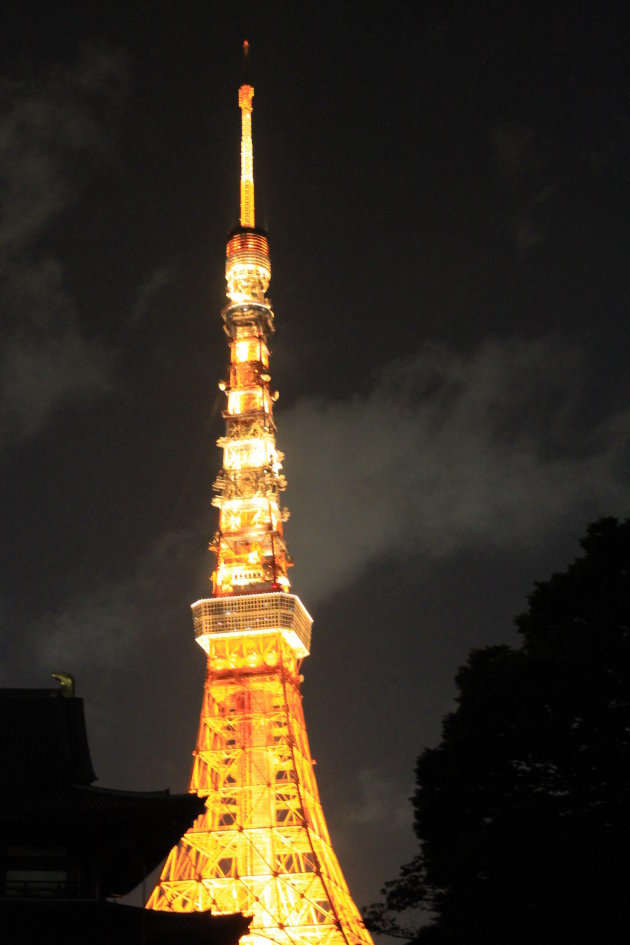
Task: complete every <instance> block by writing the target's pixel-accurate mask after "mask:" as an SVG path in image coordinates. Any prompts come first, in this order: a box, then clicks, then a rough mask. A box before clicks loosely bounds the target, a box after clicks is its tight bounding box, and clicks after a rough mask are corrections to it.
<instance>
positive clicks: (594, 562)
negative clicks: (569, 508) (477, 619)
mask: <svg viewBox="0 0 630 945" xmlns="http://www.w3.org/2000/svg"><path fill="white" fill-rule="evenodd" d="M581 544H582V547H583V549H584V552H585V554H584V555H583V556H582V557H580V558H578V559H577V560H576V561H575V562H574V563H573V564H571V565H570V566H569V567H568V568H567V570H566V571H564V572H563V573H559V574H554V575H553V576H552V577H551V578H550V580H548V581H545V582H540V583H537V584H536V585H535V589H534V591H533V592H532V594H531V595H530V597H529V610H528V611H527V613H525V614H523V615H522V616H520V617H518V618H517V619H516V624H517V627H518V631H519V633H520V634H521V636H522V643H521V646H520V647H519V648H518V649H513V648H511V647H508V646H494V647H488V648H486V649H481V650H474V651H473V652H472V653H471V655H470V657H469V660H468V663H467V664H466V665H465V666H464V667H462V668H461V669H460V670H459V672H458V674H457V677H456V683H457V687H458V692H459V694H458V697H457V702H458V706H457V709H456V710H455V711H454V712H453V713H452V714H450V715H448V716H447V717H446V718H445V720H444V723H443V732H442V740H441V743H440V745H439V746H438V747H437V748H434V749H428V750H426V751H424V752H423V753H422V755H421V756H420V758H419V759H418V764H417V771H416V792H415V794H414V797H413V798H412V802H413V806H414V812H415V822H414V829H415V833H416V836H417V838H418V841H419V852H418V854H417V856H416V857H415V858H414V859H413V860H412V862H411V863H409V864H407V865H405V866H403V867H402V869H401V871H400V876H399V877H398V879H395V880H393V881H391V882H389V883H387V884H386V886H385V887H384V889H383V890H382V892H383V896H384V901H383V902H381V903H376V904H374V905H372V906H369V907H367V908H366V909H365V910H364V915H365V918H366V922H367V924H368V927H370V928H371V929H372V931H375V932H382V933H385V934H390V935H398V936H401V937H403V938H405V939H407V940H408V941H414V942H417V943H419V945H456V943H457V945H475V943H480V945H481V943H484V945H493V943H497V945H498V943H499V942H501V943H502V945H505V943H506V942H508V941H509V942H510V945H515V943H516V945H520V943H523V945H534V943H536V945H565V943H569V942H571V945H574V943H575V942H576V941H585V940H588V939H590V938H592V939H594V940H597V941H602V942H606V943H607V945H614V943H617V942H619V943H621V942H622V941H623V942H625V941H626V939H627V934H628V925H629V923H628V909H627V904H626V903H627V895H628V893H627V891H628V889H629V888H630V855H629V854H630V520H626V521H625V522H621V523H620V522H618V521H617V520H616V519H613V518H608V519H602V520H601V521H599V522H596V523H595V524H593V525H591V526H590V527H589V528H588V531H587V534H586V537H585V538H584V539H583V540H582V542H581ZM418 908H419V909H422V910H426V913H427V915H426V917H425V922H426V918H429V919H430V921H429V923H428V924H424V925H422V924H421V925H419V926H418V925H416V926H415V928H411V929H409V928H405V926H404V919H405V915H406V914H407V913H409V911H410V910H412V911H413V910H417V909H418ZM624 930H625V931H624Z"/></svg>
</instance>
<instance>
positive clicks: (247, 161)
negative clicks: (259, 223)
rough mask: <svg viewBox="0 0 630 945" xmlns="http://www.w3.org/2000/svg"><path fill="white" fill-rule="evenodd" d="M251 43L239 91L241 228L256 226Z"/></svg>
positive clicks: (245, 45) (245, 51)
mask: <svg viewBox="0 0 630 945" xmlns="http://www.w3.org/2000/svg"><path fill="white" fill-rule="evenodd" d="M248 64H249V43H248V42H247V40H245V41H244V42H243V82H242V84H241V87H240V88H239V90H238V106H239V108H240V110H241V226H243V227H252V228H253V227H254V226H255V225H256V220H255V212H254V148H253V145H252V110H253V106H252V100H253V98H254V87H253V85H249V83H248V81H247V72H248Z"/></svg>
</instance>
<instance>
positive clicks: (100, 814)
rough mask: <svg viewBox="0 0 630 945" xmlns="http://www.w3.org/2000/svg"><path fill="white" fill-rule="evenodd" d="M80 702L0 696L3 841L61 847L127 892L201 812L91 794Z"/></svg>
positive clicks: (135, 795)
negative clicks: (86, 861) (87, 862)
mask: <svg viewBox="0 0 630 945" xmlns="http://www.w3.org/2000/svg"><path fill="white" fill-rule="evenodd" d="M94 779H95V774H94V769H93V768H92V762H91V759H90V752H89V747H88V742H87V735H86V730H85V718H84V714H83V701H82V700H81V699H77V698H75V697H74V696H68V695H64V694H63V692H62V690H59V689H52V690H51V689H0V839H1V843H2V844H3V845H10V844H20V845H22V846H24V845H28V844H35V843H36V844H37V845H49V846H56V847H63V848H64V849H67V850H68V851H70V852H71V855H72V856H73V857H74V858H75V859H77V860H81V861H85V860H86V859H88V860H89V861H90V863H91V864H93V867H94V869H95V870H96V872H97V873H98V876H99V883H100V888H101V895H102V896H103V897H107V896H119V895H125V894H126V893H128V892H130V891H131V890H132V889H133V888H134V887H135V886H137V885H138V883H140V882H141V881H142V879H143V878H144V877H145V876H146V875H147V873H148V872H150V871H151V870H152V869H154V867H156V866H157V865H158V864H159V863H160V861H161V860H162V859H163V858H164V857H165V856H166V854H167V853H168V851H169V850H170V848H171V847H172V846H173V845H174V844H175V843H177V841H178V840H179V838H180V837H181V835H182V834H183V833H184V832H185V831H186V830H187V829H188V827H190V825H191V824H192V823H193V821H194V820H195V818H196V817H197V816H198V815H199V814H200V813H201V812H202V810H203V809H204V801H203V799H202V798H200V797H198V796H197V795H196V794H171V793H170V792H169V791H151V792H148V791H120V790H113V789H108V788H101V787H94V786H93V785H92V784H91V782H92V781H93V780H94Z"/></svg>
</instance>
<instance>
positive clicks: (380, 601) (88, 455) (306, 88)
mask: <svg viewBox="0 0 630 945" xmlns="http://www.w3.org/2000/svg"><path fill="white" fill-rule="evenodd" d="M624 8H625V4H623V3H614V2H609V0H603V2H599V3H597V4H595V3H585V2H575V3H573V4H571V5H570V6H567V5H566V4H560V3H556V2H554V0H551V2H549V0H548V2H546V3H544V4H543V3H540V4H539V3H537V2H529V3H527V4H525V3H520V2H510V0H502V2H485V3H483V4H477V3H472V2H470V0H468V2H463V0H460V2H457V0H440V2H432V0H427V2H424V3H422V4H416V3H411V2H397V0H394V2H390V3H387V4H384V3H383V4H378V3H377V4H371V5H370V9H372V10H373V11H374V12H371V13H367V12H366V9H367V7H366V4H364V3H359V2H355V3H339V2H338V3H326V2H320V3H318V4H314V3H303V4H295V3H288V2H266V3H264V4H263V3H257V4H247V3H243V4H240V5H237V4H233V3H227V2H226V3H221V2H219V3H215V4H207V5H206V4H198V3H178V4H175V3H172V4H167V3H164V4H148V3H134V2H131V0H129V2H127V3H125V4H120V5H118V4H114V3H101V4H94V5H86V4H84V3H81V4H80V3H75V2H73V0H67V2H51V3H49V4H48V5H47V8H46V11H45V12H44V13H42V12H41V10H40V9H39V8H38V9H37V12H35V11H36V7H35V5H34V4H32V3H29V2H21V3H19V4H18V3H8V4H5V8H4V14H3V18H4V22H3V23H2V32H3V35H4V37H5V42H4V44H3V50H2V54H1V59H2V76H1V79H0V101H1V117H0V174H1V176H2V185H1V188H0V260H1V267H0V268H1V273H2V285H1V287H0V300H1V305H2V316H1V321H0V332H1V335H2V345H1V347H0V390H1V400H0V463H1V465H2V475H1V478H0V481H1V483H2V498H1V516H2V519H1V524H2V532H1V534H2V546H3V552H4V554H3V558H4V566H3V568H2V571H1V583H0V621H1V638H0V642H1V646H2V658H1V663H0V684H1V685H4V686H42V687H45V686H48V685H49V684H50V678H49V674H50V673H51V672H54V671H58V670H60V669H62V670H69V671H71V672H73V673H74V674H75V675H76V677H77V682H78V692H79V695H81V696H83V698H84V699H85V703H86V711H87V718H88V726H89V731H90V736H91V743H92V748H93V756H94V764H95V767H96V770H97V773H98V774H99V778H100V780H99V783H100V784H102V785H105V786H112V787H127V788H131V789H158V788H163V787H166V786H169V787H171V788H172V789H173V790H185V789H186V787H187V781H188V776H189V772H190V763H191V759H190V753H191V751H192V748H193V746H194V740H195V735H196V729H197V722H198V713H199V707H200V702H201V688H202V684H203V677H204V670H205V667H204V661H203V653H202V651H201V650H200V649H199V648H198V647H197V646H196V645H195V643H194V639H193V635H192V627H191V620H190V612H189V605H190V603H191V602H192V601H194V600H196V599H197V598H198V597H200V596H205V595H206V594H207V593H208V592H209V590H208V588H209V585H208V582H207V576H208V574H209V572H210V571H211V569H212V562H211V560H210V556H209V554H208V552H207V543H208V539H209V538H210V537H211V535H212V533H213V532H214V530H215V527H216V522H215V513H214V511H213V510H212V509H211V507H210V495H211V488H210V487H211V483H212V481H213V479H214V476H215V474H216V471H217V469H218V466H219V465H220V453H219V451H218V450H217V449H216V447H215V445H214V442H215V440H216V438H217V437H218V436H219V435H220V434H221V418H220V411H221V408H222V403H221V399H220V397H221V395H220V394H219V392H218V390H217V380H218V379H219V378H220V377H221V376H223V374H224V371H225V367H224V366H225V362H226V356H227V355H226V347H225V341H224V336H223V332H222V329H221V320H220V316H219V312H220V309H221V307H222V305H223V301H224V282H223V259H224V244H225V235H226V233H227V231H228V230H229V229H230V228H231V226H233V225H234V224H235V223H236V222H237V214H238V207H237V202H238V173H239V133H240V118H239V112H238V108H237V93H236V89H237V86H238V83H239V81H240V44H241V42H242V40H243V39H244V38H245V37H247V38H248V39H249V40H250V42H251V48H252V56H251V79H252V81H253V84H254V86H255V89H256V97H255V102H254V149H255V174H256V187H257V219H258V222H259V223H260V224H262V225H264V226H265V227H267V228H268V230H269V232H270V239H271V252H272V285H271V296H272V298H273V302H274V310H275V313H276V327H277V334H276V336H275V337H274V340H273V345H272V350H273V353H272V370H273V378H274V384H275V385H277V386H278V388H279V390H280V394H281V397H280V401H279V404H278V409H277V413H276V419H277V422H278V427H279V434H278V445H279V448H280V449H282V450H283V451H284V452H285V454H286V462H285V471H286V474H287V478H288V481H289V489H288V491H287V498H286V501H287V504H288V506H289V508H290V509H291V513H292V514H291V520H290V522H289V525H288V528H287V533H288V542H289V548H290V551H291V553H292V555H293V557H294V558H295V560H296V567H295V569H294V571H293V572H292V578H293V587H294V590H295V591H296V593H298V594H299V595H300V597H301V598H302V600H303V601H304V603H305V605H306V607H307V608H308V610H309V611H310V612H311V613H312V614H313V615H314V617H315V625H314V637H313V650H312V656H311V657H310V658H309V660H308V661H307V662H306V664H305V666H304V673H305V677H306V678H305V683H304V696H305V710H306V715H307V724H308V728H309V732H310V738H311V744H312V749H313V754H314V756H315V758H316V759H317V762H318V767H317V772H318V778H319V783H320V788H321V793H322V796H323V800H324V804H325V810H326V814H327V818H328V821H329V825H330V827H331V831H332V834H333V840H334V843H335V846H336V848H337V852H338V855H339V857H340V859H341V861H342V864H343V866H344V869H345V872H346V874H347V878H348V880H349V883H350V886H351V889H352V890H353V892H354V894H355V898H356V899H357V901H358V903H360V904H361V903H366V902H369V901H371V900H372V899H374V898H375V897H376V896H377V893H378V890H379V888H380V886H381V885H382V883H383V882H384V881H385V880H386V879H388V878H390V877H392V876H393V875H394V874H395V872H396V871H397V867H398V865H400V864H401V863H402V862H403V861H404V860H405V859H406V858H407V857H409V855H410V854H411V853H412V851H413V838H412V834H411V828H410V821H411V817H410V806H409V804H408V801H407V798H408V797H409V794H410V792H411V788H412V784H413V776H414V762H415V758H416V756H417V755H418V754H419V752H420V751H421V750H422V749H423V748H424V747H425V746H428V745H433V744H435V743H436V741H437V740H438V739H439V733H440V720H441V718H442V716H443V715H444V713H445V712H446V711H448V710H449V708H450V706H451V705H452V699H453V695H454V686H453V676H454V673H455V671H456V669H457V667H458V666H459V665H460V664H461V663H462V662H464V661H465V659H466V656H467V653H468V651H469V649H470V648H471V647H472V646H483V645H485V644H489V643H496V642H516V634H515V631H514V628H513V623H512V618H513V616H514V615H516V614H518V613H520V612H521V611H522V610H523V609H524V607H525V606H526V596H527V593H528V591H529V590H530V589H531V586H532V582H533V581H534V580H536V579H543V578H545V577H546V576H548V574H549V573H550V572H551V571H552V570H554V569H559V568H563V567H564V566H565V565H566V564H567V563H568V562H569V561H570V560H572V558H573V557H574V556H575V555H576V554H577V553H578V544H577V542H578V539H579V537H580V535H581V534H582V533H583V532H584V529H585V526H586V524H587V523H588V522H589V521H592V520H593V519H594V518H596V517H598V516H600V515H603V514H612V515H617V516H627V515H628V514H630V476H629V472H628V468H629V464H628V460H629V458H630V381H629V378H628V370H627V361H628V350H629V346H630V327H629V324H628V317H627V311H628V301H629V299H630V266H629V264H628V252H627V248H628V245H629V243H630V185H629V183H628V180H629V175H628V171H627V169H628V161H629V158H630V96H629V92H630V85H629V82H628V74H627V63H626V59H627V44H628V39H629V30H628V23H627V21H626V19H625V17H626V13H625V10H624Z"/></svg>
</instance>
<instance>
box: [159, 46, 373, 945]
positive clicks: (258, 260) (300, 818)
mask: <svg viewBox="0 0 630 945" xmlns="http://www.w3.org/2000/svg"><path fill="white" fill-rule="evenodd" d="M244 49H245V57H246V56H247V44H245V47H244ZM253 96H254V90H253V88H252V87H251V86H250V85H248V84H247V82H244V84H243V85H241V87H240V89H239V107H240V109H241V116H242V137H241V225H240V226H239V227H238V228H237V229H236V230H235V231H234V232H233V233H232V234H231V235H230V237H229V240H228V244H227V260H226V282H227V295H228V300H229V302H228V305H227V307H226V308H225V309H224V311H223V320H224V327H225V331H226V334H227V336H228V341H229V348H230V363H229V379H228V380H226V381H222V382H221V383H220V384H219V387H220V388H221V389H222V390H223V391H225V393H226V395H227V408H226V410H225V411H224V417H225V419H226V432H225V436H224V437H221V439H220V440H219V441H218V445H219V446H220V447H221V448H222V449H223V469H222V470H221V472H220V473H219V475H218V477H217V479H216V481H215V484H214V489H215V492H216V496H215V498H214V500H213V501H214V504H215V505H217V506H218V508H219V510H220V512H219V530H218V532H217V535H216V536H215V538H214V541H213V543H212V544H211V546H210V547H211V550H213V551H214V552H215V553H216V556H217V566H216V570H215V571H214V573H213V575H212V581H213V596H212V597H211V598H209V599H207V600H200V601H197V602H196V603H195V604H193V606H192V610H193V622H194V628H195V635H196V639H197V642H198V643H199V644H200V645H201V646H202V647H203V648H204V650H205V651H206V653H207V655H208V674H207V678H206V684H205V690H204V698H203V705H202V709H201V720H200V724H199V734H198V737H197V745H196V749H195V752H194V766H193V773H192V778H191V783H190V790H191V791H193V792H195V793H198V794H200V795H202V796H204V797H206V798H207V800H206V809H205V812H204V813H203V814H202V815H201V816H200V817H199V818H198V820H197V821H196V823H195V825H194V826H193V828H192V829H191V830H189V831H188V832H187V833H186V834H185V835H184V836H183V837H182V839H181V840H180V842H179V844H178V845H177V846H176V847H174V848H173V850H172V851H171V853H170V855H169V857H168V859H167V861H166V864H165V866H164V869H163V871H162V875H161V877H160V880H159V883H158V885H157V886H156V887H155V889H154V890H153V892H152V894H151V896H150V898H149V901H148V903H147V908H151V909H158V910H172V911H177V912H190V911H193V910H198V911H211V912H213V913H215V914H226V913H233V912H243V913H245V914H246V915H251V916H252V917H253V919H252V925H251V931H250V935H249V936H247V939H248V940H249V941H250V942H251V943H256V945H262V943H263V942H264V943H269V942H274V943H277V945H343V943H346V945H371V939H370V936H369V934H368V933H367V931H366V930H365V927H364V925H363V923H362V921H361V918H360V916H359V913H358V910H357V908H356V906H355V905H354V902H353V901H352V898H351V896H350V893H349V891H348V887H347V885H346V882H345V880H344V878H343V874H342V872H341V869H340V867H339V863H338V861H337V858H336V856H335V854H334V851H333V849H332V846H331V843H330V837H329V835H328V829H327V827H326V822H325V819H324V814H323V811H322V806H321V802H320V800H319V794H318V790H317V784H316V781H315V775H314V773H313V761H312V758H311V754H310V750H309V745H308V738H307V734H306V726H305V723H304V713H303V711H302V697H301V694H300V680H301V678H302V677H301V676H300V669H301V662H302V659H303V658H304V657H305V656H308V653H309V649H310V640H311V625H312V620H311V617H310V616H309V614H308V613H307V611H306V609H305V608H304V606H303V605H302V603H301V601H300V600H299V598H297V597H296V596H295V595H293V594H291V593H290V584H289V579H288V577H287V569H288V567H289V566H290V564H291V559H290V557H289V555H288V554H287V550H286V546H285V542H284V538H283V533H282V523H283V521H284V520H285V519H286V518H287V516H288V512H287V510H286V509H283V508H281V505H280V498H279V494H280V492H281V491H282V490H283V489H284V487H285V480H284V476H282V474H281V472H280V470H281V468H282V466H281V462H282V454H281V453H279V452H278V451H277V449H276V444H275V425H274V422H273V414H272V404H273V402H274V400H275V399H276V396H277V395H276V394H274V393H272V392H271V390H270V387H269V382H270V375H269V349H268V338H269V335H270V333H271V332H272V330H273V312H272V310H271V306H270V304H269V302H268V300H267V298H266V292H267V288H268V285H269V279H270V275H271V269H270V265H269V247H268V243H267V238H266V235H265V234H264V233H263V232H262V231H261V230H259V229H256V226H255V221H254V178H253V149H252V139H251V115H252V100H253Z"/></svg>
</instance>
